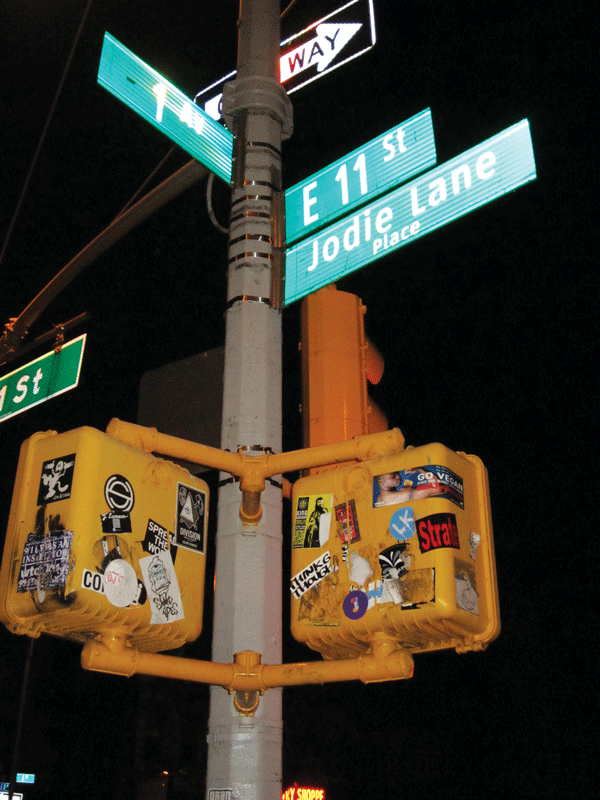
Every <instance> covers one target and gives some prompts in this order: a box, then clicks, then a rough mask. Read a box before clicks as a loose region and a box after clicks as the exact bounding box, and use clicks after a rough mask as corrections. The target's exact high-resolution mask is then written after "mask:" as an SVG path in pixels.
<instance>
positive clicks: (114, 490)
mask: <svg viewBox="0 0 600 800" xmlns="http://www.w3.org/2000/svg"><path fill="white" fill-rule="evenodd" d="M104 499H105V500H106V503H107V505H108V507H109V508H110V510H111V511H117V512H118V513H120V514H129V512H130V511H131V509H132V508H133V506H134V503H135V495H134V493H133V486H132V485H131V484H130V483H129V481H128V480H127V478H124V477H123V476H122V475H111V476H110V478H109V479H108V480H107V481H106V483H105V484H104Z"/></svg>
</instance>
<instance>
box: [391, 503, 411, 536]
mask: <svg viewBox="0 0 600 800" xmlns="http://www.w3.org/2000/svg"><path fill="white" fill-rule="evenodd" d="M390 533H391V534H392V536H393V537H394V539H398V541H399V542H404V541H406V540H407V539H410V537H411V536H414V535H415V515H414V512H413V510H412V508H411V507H410V506H405V507H404V508H399V509H398V510H397V511H394V513H393V514H392V517H391V519H390Z"/></svg>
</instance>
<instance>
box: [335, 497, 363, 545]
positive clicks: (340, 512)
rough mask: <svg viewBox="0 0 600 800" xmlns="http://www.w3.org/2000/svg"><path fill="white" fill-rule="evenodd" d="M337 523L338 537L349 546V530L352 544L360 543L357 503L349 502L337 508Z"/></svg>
mask: <svg viewBox="0 0 600 800" xmlns="http://www.w3.org/2000/svg"><path fill="white" fill-rule="evenodd" d="M335 521H336V522H337V531H338V536H339V537H340V539H341V540H342V542H344V543H345V544H347V542H348V530H350V544H354V542H360V531H359V530H358V517H357V516H356V503H355V502H354V500H348V502H347V503H341V504H340V505H339V506H336V507H335Z"/></svg>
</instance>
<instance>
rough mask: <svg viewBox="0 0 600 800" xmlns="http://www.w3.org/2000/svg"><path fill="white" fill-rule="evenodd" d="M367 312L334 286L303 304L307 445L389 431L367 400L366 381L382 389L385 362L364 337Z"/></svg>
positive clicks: (352, 298) (356, 301) (360, 303)
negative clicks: (379, 385) (378, 385)
mask: <svg viewBox="0 0 600 800" xmlns="http://www.w3.org/2000/svg"><path fill="white" fill-rule="evenodd" d="M365 311H366V308H365V307H364V306H363V304H362V300H361V299H360V298H359V297H357V296H356V295H354V294H349V293H348V292H340V291H338V290H337V289H336V287H335V285H333V284H332V285H331V286H326V287H325V288H323V289H319V291H317V292H314V293H313V294H310V295H308V297H306V298H305V299H304V301H303V303H302V309H301V331H302V418H303V428H304V445H305V446H306V447H314V446H316V445H323V444H329V443H332V442H338V441H342V440H344V439H352V438H354V437H355V436H359V435H361V434H365V433H375V432H377V431H383V430H386V429H387V427H388V426H387V420H386V419H385V416H384V415H383V413H382V412H381V410H380V409H379V408H377V406H376V404H375V403H374V402H373V401H372V400H371V399H370V398H369V397H368V394H367V380H369V381H370V382H371V383H379V381H380V380H381V376H382V374H383V358H382V356H381V354H380V353H379V352H378V351H377V349H376V348H375V347H374V345H373V344H372V343H371V342H370V341H369V340H368V339H367V337H366V336H365V333H364V314H365Z"/></svg>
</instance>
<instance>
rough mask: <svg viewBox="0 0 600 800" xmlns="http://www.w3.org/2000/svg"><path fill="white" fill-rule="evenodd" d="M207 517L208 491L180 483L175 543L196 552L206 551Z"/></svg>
mask: <svg viewBox="0 0 600 800" xmlns="http://www.w3.org/2000/svg"><path fill="white" fill-rule="evenodd" d="M207 519H208V518H207V508H206V492H201V491H200V489H194V488H192V487H191V486H186V485H185V484H183V483H178V484H177V511H176V516H175V544H176V545H178V546H179V547H186V548H187V549H188V550H194V552H196V553H204V531H205V530H206V523H207Z"/></svg>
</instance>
